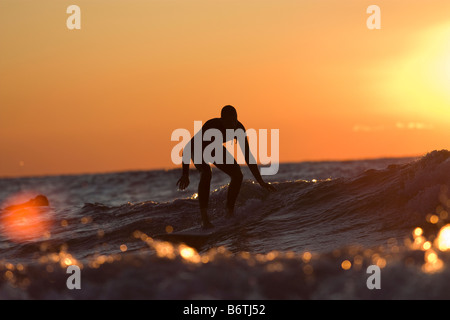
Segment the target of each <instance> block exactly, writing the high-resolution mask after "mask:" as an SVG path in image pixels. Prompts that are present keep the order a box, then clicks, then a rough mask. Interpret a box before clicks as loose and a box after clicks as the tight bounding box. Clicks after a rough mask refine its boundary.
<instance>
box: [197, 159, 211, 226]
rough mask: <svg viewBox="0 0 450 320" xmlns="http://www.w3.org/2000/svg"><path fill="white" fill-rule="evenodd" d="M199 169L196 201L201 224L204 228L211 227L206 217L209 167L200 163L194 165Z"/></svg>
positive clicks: (209, 178)
mask: <svg viewBox="0 0 450 320" xmlns="http://www.w3.org/2000/svg"><path fill="white" fill-rule="evenodd" d="M195 167H196V168H197V169H198V171H200V182H199V184H198V201H199V203H200V213H201V216H202V225H203V227H204V228H211V227H213V225H212V224H211V222H209V219H208V202H209V190H210V184H211V167H210V166H209V165H208V164H206V163H202V164H199V165H195Z"/></svg>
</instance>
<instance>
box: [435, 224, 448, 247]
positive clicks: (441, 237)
mask: <svg viewBox="0 0 450 320" xmlns="http://www.w3.org/2000/svg"><path fill="white" fill-rule="evenodd" d="M436 245H437V247H438V248H439V250H441V251H447V250H449V249H450V224H447V225H445V226H443V227H442V228H441V230H439V234H438V236H437V238H436Z"/></svg>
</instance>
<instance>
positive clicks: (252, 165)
mask: <svg viewBox="0 0 450 320" xmlns="http://www.w3.org/2000/svg"><path fill="white" fill-rule="evenodd" d="M244 132H245V130H244ZM242 151H243V154H244V155H245V162H246V163H247V165H248V168H249V169H250V171H251V173H252V174H253V176H254V177H255V179H256V181H258V183H259V184H260V186H261V187H263V188H264V189H266V190H269V191H277V189H275V187H274V186H273V185H271V184H270V183H267V182H265V181H264V180H263V178H262V177H261V173H259V169H258V165H257V164H256V160H255V158H254V157H253V155H252V152H251V150H250V146H249V144H248V138H247V136H246V137H245V145H244V150H242Z"/></svg>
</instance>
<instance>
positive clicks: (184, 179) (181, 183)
mask: <svg viewBox="0 0 450 320" xmlns="http://www.w3.org/2000/svg"><path fill="white" fill-rule="evenodd" d="M192 149H193V148H192V139H191V140H190V141H189V142H188V143H187V144H186V146H185V147H184V149H183V156H182V159H183V160H182V168H183V173H182V175H181V178H180V179H179V180H178V181H177V186H178V187H179V188H180V190H184V189H186V188H187V187H188V185H189V165H190V163H191V152H192Z"/></svg>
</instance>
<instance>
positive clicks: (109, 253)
mask: <svg viewBox="0 0 450 320" xmlns="http://www.w3.org/2000/svg"><path fill="white" fill-rule="evenodd" d="M242 170H243V173H244V182H243V185H242V188H241V192H240V195H239V197H238V200H237V207H236V217H235V219H234V220H233V221H232V223H231V224H230V225H229V226H227V227H226V229H225V230H222V231H221V232H220V233H217V234H215V235H214V236H211V237H209V238H202V239H193V240H190V241H188V242H187V243H172V242H168V241H165V240H163V239H160V238H158V237H157V235H160V234H165V233H172V232H177V231H181V230H184V229H187V228H190V227H193V226H196V225H199V224H200V214H199V210H198V203H197V200H196V187H197V183H198V179H199V175H198V173H197V172H196V171H195V170H192V171H191V175H190V177H191V184H190V186H189V187H188V189H187V190H186V191H178V190H177V189H176V186H175V183H176V181H177V180H178V179H179V176H180V174H181V169H175V170H167V171H165V170H154V171H133V172H118V173H107V174H86V175H62V176H43V177H29V178H15V179H12V178H3V179H0V208H2V211H1V212H0V299H416V298H417V299H419V298H420V299H423V298H425V299H427V298H442V299H444V298H446V299H448V298H450V292H449V291H448V290H447V288H446V283H447V282H448V280H450V268H449V263H450V255H449V253H448V252H447V251H446V250H447V247H446V245H447V244H448V245H449V246H450V243H449V242H450V239H449V238H450V237H449V233H450V231H448V229H447V228H446V226H447V224H448V223H449V222H448V221H449V220H450V218H449V216H448V211H449V207H450V189H449V187H450V152H449V151H447V150H441V151H433V152H430V153H428V154H427V155H424V156H423V157H418V158H395V159H375V160H360V161H327V162H301V163H289V164H281V165H280V170H279V173H278V174H277V175H275V176H271V177H268V178H267V179H266V180H267V181H270V182H271V183H272V184H273V185H274V186H275V187H276V188H277V190H278V191H277V192H267V191H265V190H263V189H262V188H261V187H259V185H258V184H255V183H253V182H252V181H253V180H252V179H251V178H252V177H251V174H250V172H249V170H248V168H247V167H246V166H242ZM228 182H229V181H228V177H227V176H226V175H225V174H223V173H222V172H220V171H218V170H214V169H213V179H212V185H211V196H210V212H209V215H210V218H211V220H212V222H213V223H216V224H217V223H221V222H222V221H223V219H222V216H223V215H224V210H223V209H224V207H225V201H226V193H227V188H228V187H227V184H228ZM38 194H42V195H45V196H46V197H47V198H48V200H49V203H50V205H49V206H48V207H36V208H25V209H21V210H6V209H5V208H6V207H7V206H9V205H12V204H18V203H23V202H26V201H28V200H29V199H31V198H34V197H35V196H36V195H38ZM69 265H77V266H79V267H80V270H81V283H82V285H81V289H80V290H69V289H68V288H67V286H66V280H67V278H68V277H69V274H67V273H66V271H67V267H68V266H69ZM370 265H376V266H378V267H379V268H380V270H381V271H380V275H381V289H372V290H371V289H369V288H368V287H367V279H368V277H369V276H370V274H368V273H367V267H368V266H370Z"/></svg>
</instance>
